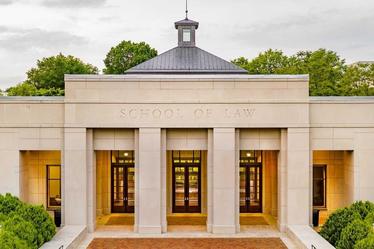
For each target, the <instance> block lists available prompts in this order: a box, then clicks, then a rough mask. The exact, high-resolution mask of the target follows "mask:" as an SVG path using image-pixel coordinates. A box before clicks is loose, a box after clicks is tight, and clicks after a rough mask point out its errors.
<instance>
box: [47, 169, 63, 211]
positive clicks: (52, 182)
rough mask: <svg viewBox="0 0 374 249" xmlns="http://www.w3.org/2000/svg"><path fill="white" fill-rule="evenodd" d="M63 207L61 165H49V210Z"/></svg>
mask: <svg viewBox="0 0 374 249" xmlns="http://www.w3.org/2000/svg"><path fill="white" fill-rule="evenodd" d="M58 207H61V165H47V208H58Z"/></svg>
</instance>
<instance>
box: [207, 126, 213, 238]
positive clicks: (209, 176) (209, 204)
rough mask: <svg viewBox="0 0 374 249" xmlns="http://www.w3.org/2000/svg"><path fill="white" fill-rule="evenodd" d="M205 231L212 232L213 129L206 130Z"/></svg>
mask: <svg viewBox="0 0 374 249" xmlns="http://www.w3.org/2000/svg"><path fill="white" fill-rule="evenodd" d="M207 157H208V158H207V190H208V193H207V198H208V199H207V213H208V216H207V221H206V223H207V224H206V227H207V232H209V233H211V232H212V226H213V129H209V130H208V153H207Z"/></svg>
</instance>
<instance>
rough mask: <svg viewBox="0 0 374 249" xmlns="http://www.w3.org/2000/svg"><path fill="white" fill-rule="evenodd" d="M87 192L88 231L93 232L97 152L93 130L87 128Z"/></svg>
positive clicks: (94, 226) (94, 223)
mask: <svg viewBox="0 0 374 249" xmlns="http://www.w3.org/2000/svg"><path fill="white" fill-rule="evenodd" d="M86 148H87V149H86V153H87V174H88V180H87V192H88V197H87V199H88V203H87V204H88V210H87V221H88V224H87V225H88V232H90V233H93V232H94V231H95V228H96V154H95V151H94V147H93V130H92V129H88V130H87V142H86Z"/></svg>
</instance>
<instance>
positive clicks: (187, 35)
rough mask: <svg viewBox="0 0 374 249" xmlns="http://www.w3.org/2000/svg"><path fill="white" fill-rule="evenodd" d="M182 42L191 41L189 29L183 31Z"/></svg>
mask: <svg viewBox="0 0 374 249" xmlns="http://www.w3.org/2000/svg"><path fill="white" fill-rule="evenodd" d="M183 41H184V42H190V41H191V30H190V29H183Z"/></svg>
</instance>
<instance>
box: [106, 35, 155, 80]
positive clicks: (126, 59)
mask: <svg viewBox="0 0 374 249" xmlns="http://www.w3.org/2000/svg"><path fill="white" fill-rule="evenodd" d="M155 56H157V50H156V49H154V48H151V46H149V45H148V44H146V43H145V42H140V43H134V42H131V41H122V42H121V43H119V44H118V45H117V46H115V47H112V48H111V49H110V51H109V53H108V54H107V56H106V58H105V60H104V64H105V68H104V70H103V72H104V73H105V74H124V73H125V72H126V71H127V70H128V69H130V68H132V67H134V66H136V65H138V64H140V63H142V62H144V61H147V60H149V59H152V58H153V57H155Z"/></svg>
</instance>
